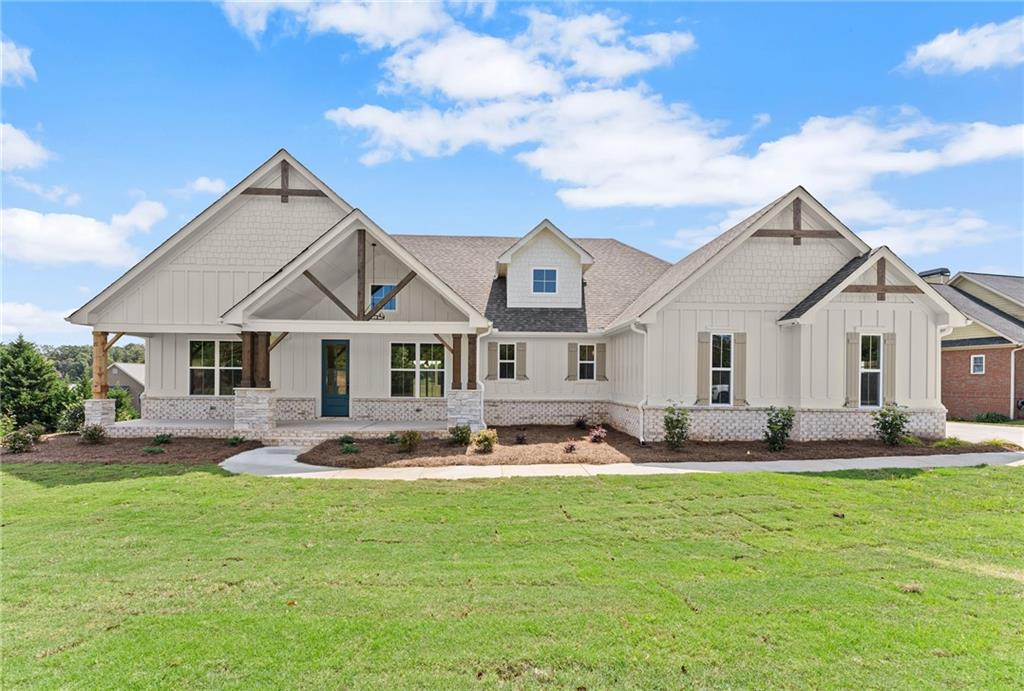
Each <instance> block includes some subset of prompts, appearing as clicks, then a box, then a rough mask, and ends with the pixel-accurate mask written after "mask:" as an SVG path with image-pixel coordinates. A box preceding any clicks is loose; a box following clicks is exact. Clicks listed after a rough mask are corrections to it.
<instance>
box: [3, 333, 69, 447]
mask: <svg viewBox="0 0 1024 691" xmlns="http://www.w3.org/2000/svg"><path fill="white" fill-rule="evenodd" d="M0 391H2V392H3V395H2V397H0V412H2V413H3V414H4V415H10V416H11V417H13V418H14V420H15V423H16V425H17V426H19V427H20V426H22V425H27V424H28V423H30V422H37V421H38V422H41V423H43V425H44V426H45V427H46V429H53V428H54V427H56V426H57V418H59V417H60V414H61V411H63V410H64V406H65V404H66V403H67V401H68V398H69V395H70V391H69V389H68V386H67V384H66V383H65V382H64V380H63V379H61V377H60V375H59V374H57V370H56V369H55V368H54V366H53V362H51V361H50V360H49V359H48V358H46V357H45V356H44V355H43V354H42V353H40V352H39V349H38V348H36V346H35V345H34V344H33V343H31V342H30V341H26V340H25V339H24V338H23V337H22V336H20V335H19V336H18V338H17V339H16V340H14V341H11V342H10V343H3V344H0Z"/></svg>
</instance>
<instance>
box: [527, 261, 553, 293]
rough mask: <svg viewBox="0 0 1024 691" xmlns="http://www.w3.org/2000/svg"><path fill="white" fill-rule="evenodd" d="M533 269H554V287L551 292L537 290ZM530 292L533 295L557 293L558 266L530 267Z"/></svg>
mask: <svg viewBox="0 0 1024 691" xmlns="http://www.w3.org/2000/svg"><path fill="white" fill-rule="evenodd" d="M535 271H554V272H555V289H554V290H553V291H551V292H547V291H538V290H537V289H536V288H537V285H536V283H537V279H536V277H535V276H534V272H535ZM530 293H531V294H533V295H558V267H557V266H533V267H530Z"/></svg>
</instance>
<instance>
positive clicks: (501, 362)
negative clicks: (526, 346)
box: [498, 343, 516, 379]
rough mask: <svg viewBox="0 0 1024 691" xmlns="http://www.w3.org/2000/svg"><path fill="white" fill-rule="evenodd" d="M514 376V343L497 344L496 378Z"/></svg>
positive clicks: (510, 377) (513, 377) (511, 377)
mask: <svg viewBox="0 0 1024 691" xmlns="http://www.w3.org/2000/svg"><path fill="white" fill-rule="evenodd" d="M515 378H516V344H515V343H499V344H498V379H515Z"/></svg>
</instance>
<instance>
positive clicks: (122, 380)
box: [107, 362, 146, 411]
mask: <svg viewBox="0 0 1024 691" xmlns="http://www.w3.org/2000/svg"><path fill="white" fill-rule="evenodd" d="M107 386H116V387H119V388H122V389H124V390H125V391H127V392H128V393H129V394H130V395H131V397H132V405H133V406H135V410H137V411H138V410H142V394H143V393H144V392H145V390H146V366H145V365H144V364H142V363H141V362H112V363H111V364H110V366H109V367H107Z"/></svg>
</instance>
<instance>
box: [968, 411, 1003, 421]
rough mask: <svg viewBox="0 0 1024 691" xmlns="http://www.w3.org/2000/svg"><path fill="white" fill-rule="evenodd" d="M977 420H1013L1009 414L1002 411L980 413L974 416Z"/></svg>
mask: <svg viewBox="0 0 1024 691" xmlns="http://www.w3.org/2000/svg"><path fill="white" fill-rule="evenodd" d="M974 421H975V422H1011V419H1010V416H1009V415H1003V414H1002V413H979V414H978V415H975V416H974Z"/></svg>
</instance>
